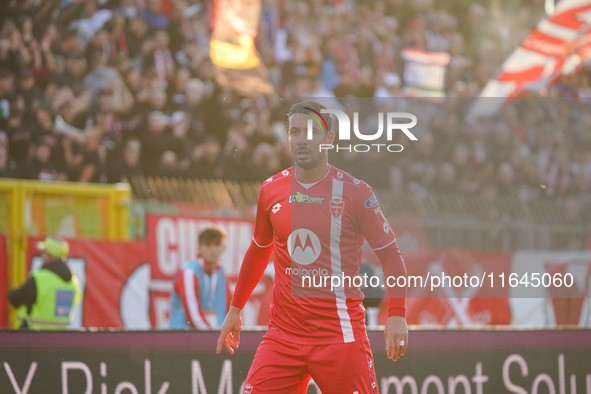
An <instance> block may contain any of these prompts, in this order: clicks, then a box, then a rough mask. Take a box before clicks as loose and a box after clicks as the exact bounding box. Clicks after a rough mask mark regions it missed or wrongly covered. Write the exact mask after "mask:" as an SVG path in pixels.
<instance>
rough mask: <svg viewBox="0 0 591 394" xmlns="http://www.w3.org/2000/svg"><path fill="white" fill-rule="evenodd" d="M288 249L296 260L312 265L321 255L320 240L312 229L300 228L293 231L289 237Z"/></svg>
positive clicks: (301, 263) (299, 262)
mask: <svg viewBox="0 0 591 394" xmlns="http://www.w3.org/2000/svg"><path fill="white" fill-rule="evenodd" d="M287 250H288V252H289V255H290V256H291V258H292V260H293V261H294V262H296V263H298V264H300V265H310V264H312V263H313V262H315V261H316V260H317V259H318V256H320V250H321V245H320V240H319V239H318V236H316V234H314V233H313V232H312V231H310V230H308V229H306V228H299V229H297V230H294V231H292V233H291V234H290V235H289V237H288V238H287Z"/></svg>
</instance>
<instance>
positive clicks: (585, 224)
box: [0, 177, 591, 250]
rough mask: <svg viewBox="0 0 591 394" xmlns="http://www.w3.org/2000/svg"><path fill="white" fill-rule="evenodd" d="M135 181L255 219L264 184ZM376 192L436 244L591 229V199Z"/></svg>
mask: <svg viewBox="0 0 591 394" xmlns="http://www.w3.org/2000/svg"><path fill="white" fill-rule="evenodd" d="M131 185H132V188H133V192H134V195H135V196H136V198H137V199H139V200H142V201H158V202H161V203H162V202H164V203H187V206H190V207H191V210H199V209H202V210H207V211H209V210H211V209H213V210H217V211H215V212H216V213H215V215H218V216H219V215H221V216H227V215H226V214H225V212H226V213H227V212H228V210H233V211H232V216H236V215H240V216H243V217H252V216H253V214H254V207H255V206H256V202H257V196H258V191H259V189H260V186H261V183H260V182H247V181H243V182H231V181H223V180H199V179H167V178H151V177H145V178H144V177H140V178H134V179H132V180H131ZM376 195H377V197H378V199H379V201H380V204H381V206H382V210H383V211H384V213H385V214H386V215H387V216H388V217H389V218H390V220H391V221H392V223H391V224H392V225H395V226H396V227H407V228H420V229H422V230H423V231H424V232H425V236H426V238H427V240H428V244H429V246H430V247H434V248H443V247H461V248H471V249H489V250H490V249H495V250H515V249H538V250H539V249H542V250H547V249H583V248H584V247H585V243H586V242H588V241H587V239H588V238H589V234H590V233H591V217H589V215H590V214H591V203H590V202H589V201H578V202H577V204H578V207H576V209H578V210H579V212H580V214H579V215H574V216H573V213H572V212H568V209H569V208H567V207H566V204H565V201H562V200H557V199H548V198H545V199H541V198H540V199H520V198H519V197H517V196H502V195H501V196H499V197H496V198H494V199H485V198H482V197H479V196H474V195H465V194H461V193H439V194H437V193H429V194H427V195H424V196H417V195H414V194H411V193H396V194H394V193H391V192H389V191H387V190H379V189H377V190H376ZM0 209H1V207H0ZM186 209H188V208H186ZM223 210H226V211H223ZM209 212H210V211H209ZM220 212H221V213H220ZM409 215H410V216H411V217H412V219H408V216H409ZM569 215H570V216H569ZM586 215H587V216H586Z"/></svg>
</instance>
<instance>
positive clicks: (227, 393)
mask: <svg viewBox="0 0 591 394" xmlns="http://www.w3.org/2000/svg"><path fill="white" fill-rule="evenodd" d="M218 394H232V361H230V360H224V364H223V365H222V375H221V376H220V384H219V385H218Z"/></svg>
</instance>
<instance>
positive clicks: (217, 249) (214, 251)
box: [199, 242, 225, 265]
mask: <svg viewBox="0 0 591 394" xmlns="http://www.w3.org/2000/svg"><path fill="white" fill-rule="evenodd" d="M224 250H225V244H224V243H223V242H222V243H220V244H216V243H210V244H203V245H201V244H200V245H199V255H201V257H202V258H203V260H204V261H205V262H206V263H208V264H211V265H215V264H216V263H217V262H218V261H219V260H220V256H221V255H222V253H224Z"/></svg>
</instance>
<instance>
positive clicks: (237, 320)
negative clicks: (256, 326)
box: [217, 306, 242, 354]
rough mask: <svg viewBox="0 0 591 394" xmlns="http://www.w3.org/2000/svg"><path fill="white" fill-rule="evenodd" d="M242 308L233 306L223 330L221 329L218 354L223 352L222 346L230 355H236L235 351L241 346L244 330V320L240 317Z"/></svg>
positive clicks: (223, 324)
mask: <svg viewBox="0 0 591 394" xmlns="http://www.w3.org/2000/svg"><path fill="white" fill-rule="evenodd" d="M240 311H241V309H240V308H236V307H235V306H231V307H230V310H229V311H228V314H227V315H226V318H225V319H224V322H223V323H222V328H221V329H220V337H219V339H218V345H217V354H220V352H221V351H222V345H224V346H225V348H226V349H228V352H230V354H234V349H238V345H239V344H240V330H241V329H242V318H241V317H240Z"/></svg>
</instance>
